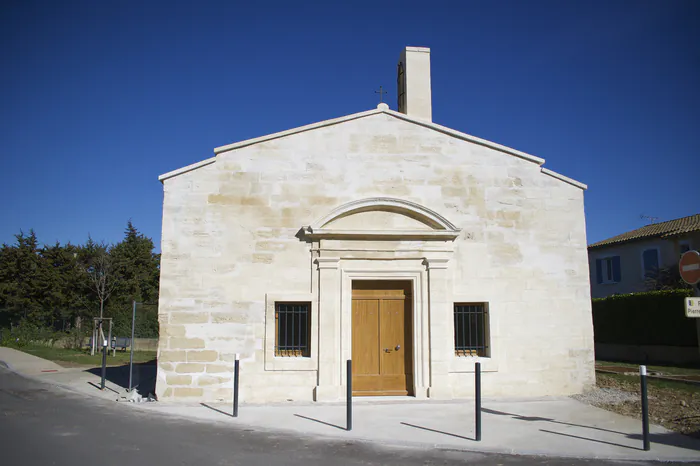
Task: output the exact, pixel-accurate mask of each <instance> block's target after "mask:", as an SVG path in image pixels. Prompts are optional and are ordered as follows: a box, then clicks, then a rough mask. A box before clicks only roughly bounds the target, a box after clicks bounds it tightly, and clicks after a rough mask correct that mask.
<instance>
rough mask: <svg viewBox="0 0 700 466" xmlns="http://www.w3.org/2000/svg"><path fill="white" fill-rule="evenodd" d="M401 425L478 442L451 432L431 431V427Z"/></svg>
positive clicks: (405, 423) (404, 423) (406, 423)
mask: <svg viewBox="0 0 700 466" xmlns="http://www.w3.org/2000/svg"><path fill="white" fill-rule="evenodd" d="M401 424H403V425H404V426H408V427H415V428H416V429H423V430H428V431H430V432H435V433H438V434H443V435H449V436H450V437H457V438H461V439H464V440H471V441H472V442H475V441H476V439H473V438H469V437H464V436H462V435H457V434H451V433H450V432H443V431H441V430H435V429H430V428H429V427H423V426H417V425H415V424H409V423H408V422H402V423H401Z"/></svg>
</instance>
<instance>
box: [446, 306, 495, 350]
mask: <svg viewBox="0 0 700 466" xmlns="http://www.w3.org/2000/svg"><path fill="white" fill-rule="evenodd" d="M454 326H455V328H454V330H455V355H456V356H486V357H488V356H489V333H488V330H489V315H488V306H487V303H455V305H454Z"/></svg>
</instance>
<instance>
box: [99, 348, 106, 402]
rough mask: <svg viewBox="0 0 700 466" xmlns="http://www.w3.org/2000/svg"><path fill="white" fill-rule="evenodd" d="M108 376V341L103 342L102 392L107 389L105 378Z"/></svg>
mask: <svg viewBox="0 0 700 466" xmlns="http://www.w3.org/2000/svg"><path fill="white" fill-rule="evenodd" d="M106 376H107V340H104V341H103V342H102V382H101V383H100V390H104V389H105V377H106Z"/></svg>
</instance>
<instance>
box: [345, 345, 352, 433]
mask: <svg viewBox="0 0 700 466" xmlns="http://www.w3.org/2000/svg"><path fill="white" fill-rule="evenodd" d="M347 379H348V383H347V386H348V393H347V404H346V409H347V411H346V413H345V415H346V418H347V427H346V430H348V431H350V430H352V359H348V368H347Z"/></svg>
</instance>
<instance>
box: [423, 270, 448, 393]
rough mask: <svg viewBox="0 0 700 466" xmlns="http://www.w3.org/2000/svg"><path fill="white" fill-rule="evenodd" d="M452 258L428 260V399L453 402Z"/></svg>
mask: <svg viewBox="0 0 700 466" xmlns="http://www.w3.org/2000/svg"><path fill="white" fill-rule="evenodd" d="M448 262H449V259H445V258H436V259H426V260H425V264H426V267H427V269H428V301H429V309H430V311H429V312H430V387H429V388H428V396H429V397H430V398H436V399H443V400H444V399H451V398H452V389H451V387H450V382H449V368H450V359H451V358H452V357H453V355H452V339H453V333H452V321H453V318H452V316H451V315H450V314H451V312H450V311H451V306H450V304H451V303H450V295H449V270H448Z"/></svg>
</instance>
